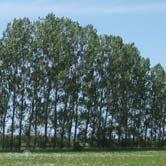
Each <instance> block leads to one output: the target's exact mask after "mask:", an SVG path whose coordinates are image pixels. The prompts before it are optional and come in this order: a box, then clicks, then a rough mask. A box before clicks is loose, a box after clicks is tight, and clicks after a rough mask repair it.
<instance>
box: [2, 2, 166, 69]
mask: <svg viewBox="0 0 166 166" xmlns="http://www.w3.org/2000/svg"><path fill="white" fill-rule="evenodd" d="M50 12H53V13H55V15H56V16H60V17H61V16H64V17H69V18H71V19H73V20H75V21H78V22H79V23H80V24H81V25H83V26H84V25H87V24H92V25H94V27H95V28H96V29H97V31H98V33H99V34H112V35H120V36H121V37H122V38H123V39H124V42H126V43H131V42H134V43H135V45H136V46H137V48H138V49H139V50H140V52H141V55H142V56H144V57H149V58H150V59H151V63H152V65H155V64H157V63H161V64H162V65H163V66H164V67H166V42H165V41H166V21H165V19H166V0H0V35H2V32H3V30H4V29H5V27H6V24H7V23H8V22H10V21H11V20H12V19H13V18H14V17H17V18H20V17H25V16H26V17H29V18H31V19H36V18H38V17H39V16H40V17H44V16H45V15H47V14H48V13H50Z"/></svg>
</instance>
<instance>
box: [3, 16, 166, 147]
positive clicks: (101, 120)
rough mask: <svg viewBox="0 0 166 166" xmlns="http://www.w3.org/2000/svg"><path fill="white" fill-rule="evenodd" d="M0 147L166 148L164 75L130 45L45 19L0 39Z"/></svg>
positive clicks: (18, 22)
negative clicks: (79, 145)
mask: <svg viewBox="0 0 166 166" xmlns="http://www.w3.org/2000/svg"><path fill="white" fill-rule="evenodd" d="M0 87H1V90H0V133H1V134H0V144H1V147H2V148H11V149H16V148H19V149H20V148H21V147H23V146H25V147H26V146H27V147H34V148H35V147H43V148H44V147H60V146H61V147H64V146H69V147H70V146H75V145H78V143H79V144H81V145H82V146H96V147H118V146H128V147H129V146H165V145H166V135H165V134H166V71H165V69H164V67H162V66H161V65H160V64H157V65H155V66H154V67H151V66H150V61H149V59H146V58H143V57H141V56H140V53H139V51H138V49H137V48H136V47H135V46H134V44H125V43H123V41H122V39H121V38H120V37H118V36H111V35H98V34H97V32H96V30H95V29H94V28H93V26H92V25H88V26H85V27H82V26H80V25H79V24H78V23H77V22H73V21H71V20H70V19H66V18H57V17H55V16H54V14H49V15H48V16H46V17H45V18H42V19H41V18H39V19H38V20H36V21H30V20H29V19H28V18H23V19H14V20H13V21H12V22H11V23H9V24H8V25H7V28H6V30H5V31H4V33H3V36H2V38H1V40H0Z"/></svg>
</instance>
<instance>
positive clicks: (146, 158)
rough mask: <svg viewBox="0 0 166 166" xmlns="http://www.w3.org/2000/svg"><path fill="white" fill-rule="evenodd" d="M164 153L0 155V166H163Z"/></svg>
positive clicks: (165, 158) (165, 161)
mask: <svg viewBox="0 0 166 166" xmlns="http://www.w3.org/2000/svg"><path fill="white" fill-rule="evenodd" d="M165 165H166V151H129V152H128V151H122V152H59V153H45V152H44V153H27V152H26V153H0V166H165Z"/></svg>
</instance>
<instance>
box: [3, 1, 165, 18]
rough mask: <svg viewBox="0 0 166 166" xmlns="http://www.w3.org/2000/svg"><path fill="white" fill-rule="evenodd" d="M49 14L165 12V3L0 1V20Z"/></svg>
mask: <svg viewBox="0 0 166 166" xmlns="http://www.w3.org/2000/svg"><path fill="white" fill-rule="evenodd" d="M50 12H54V13H55V14H59V15H64V16H68V15H86V16H87V15H111V14H141V13H160V12H166V3H164V2H163V3H161V2H160V3H157V2H156V3H148V4H132V5H130V4H128V5H123V4H121V5H115V4H114V5H113V4H112V5H111V4H105V5H103V4H102V3H100V4H98V3H95V4H94V3H93V4H92V3H91V4H89V3H88V4H87V3H83V2H82V3H79V2H78V1H76V2H75V3H74V1H71V2H69V1H66V2H64V1H63V2H60V1H58V0H57V1H56V0H54V1H53V0H36V1H32V0H30V1H25V2H23V1H15V2H14V1H1V2H0V18H1V19H2V18H3V19H6V18H12V17H23V16H28V17H38V16H44V15H46V14H48V13H50Z"/></svg>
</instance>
